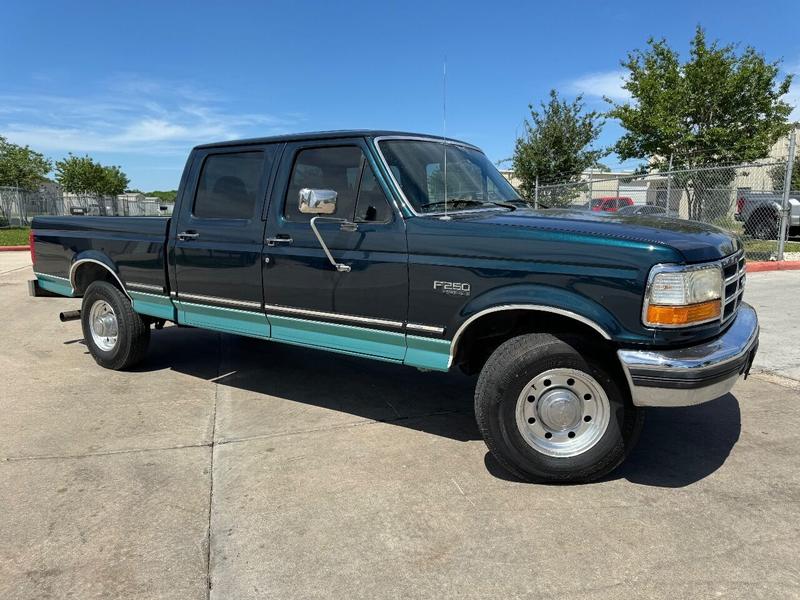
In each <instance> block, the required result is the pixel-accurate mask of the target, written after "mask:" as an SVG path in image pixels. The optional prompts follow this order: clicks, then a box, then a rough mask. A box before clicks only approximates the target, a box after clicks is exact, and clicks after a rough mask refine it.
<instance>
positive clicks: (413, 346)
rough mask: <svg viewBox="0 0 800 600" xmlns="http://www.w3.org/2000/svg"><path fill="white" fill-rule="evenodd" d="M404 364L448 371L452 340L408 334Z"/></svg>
mask: <svg viewBox="0 0 800 600" xmlns="http://www.w3.org/2000/svg"><path fill="white" fill-rule="evenodd" d="M406 344H407V346H408V349H407V351H406V357H405V360H404V361H403V363H404V364H406V365H409V366H411V367H419V368H420V369H433V370H435V371H447V370H448V369H449V368H450V345H451V342H450V340H439V339H435V338H426V337H421V336H418V335H407V336H406Z"/></svg>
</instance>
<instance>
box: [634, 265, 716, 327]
mask: <svg viewBox="0 0 800 600" xmlns="http://www.w3.org/2000/svg"><path fill="white" fill-rule="evenodd" d="M721 298H722V268H721V267H720V265H718V264H716V265H704V266H703V265H701V266H679V265H656V266H655V267H653V268H652V270H651V271H650V277H649V279H648V283H647V291H646V292H645V298H644V307H643V309H642V321H643V322H644V324H645V325H646V326H648V327H686V326H688V325H699V324H700V323H708V322H709V321H714V320H717V319H719V318H720V315H721V314H722V299H721Z"/></svg>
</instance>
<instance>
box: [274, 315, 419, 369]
mask: <svg viewBox="0 0 800 600" xmlns="http://www.w3.org/2000/svg"><path fill="white" fill-rule="evenodd" d="M269 322H270V324H271V326H272V339H274V340H275V341H278V342H288V343H290V344H297V345H301V346H309V347H312V348H324V349H327V350H335V351H337V352H344V353H345V354H354V355H358V356H368V357H371V358H380V359H383V360H388V361H392V362H402V360H403V358H404V356H405V353H406V345H405V335H403V334H402V333H396V332H392V331H382V330H380V329H369V328H366V327H355V326H352V325H340V324H338V323H327V322H323V321H310V320H307V319H296V318H294V317H284V316H279V315H269Z"/></svg>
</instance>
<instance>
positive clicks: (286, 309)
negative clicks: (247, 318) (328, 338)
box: [264, 304, 403, 329]
mask: <svg viewBox="0 0 800 600" xmlns="http://www.w3.org/2000/svg"><path fill="white" fill-rule="evenodd" d="M264 310H266V311H267V312H270V311H272V312H282V313H287V314H290V315H305V316H308V317H321V318H323V319H334V320H337V321H352V322H353V323H366V324H369V325H382V326H384V327H394V328H397V329H401V328H402V327H403V323H402V321H390V320H388V319H375V318H373V317H361V316H358V315H345V314H341V313H332V312H325V311H322V310H309V309H305V308H294V307H291V306H281V305H278V304H265V305H264Z"/></svg>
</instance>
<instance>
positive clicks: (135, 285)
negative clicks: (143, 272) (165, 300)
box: [128, 281, 164, 294]
mask: <svg viewBox="0 0 800 600" xmlns="http://www.w3.org/2000/svg"><path fill="white" fill-rule="evenodd" d="M128 287H131V288H139V289H141V290H150V291H153V292H160V293H162V294H163V293H164V288H163V287H162V286H160V285H150V284H149V283H138V282H135V281H129V282H128Z"/></svg>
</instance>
